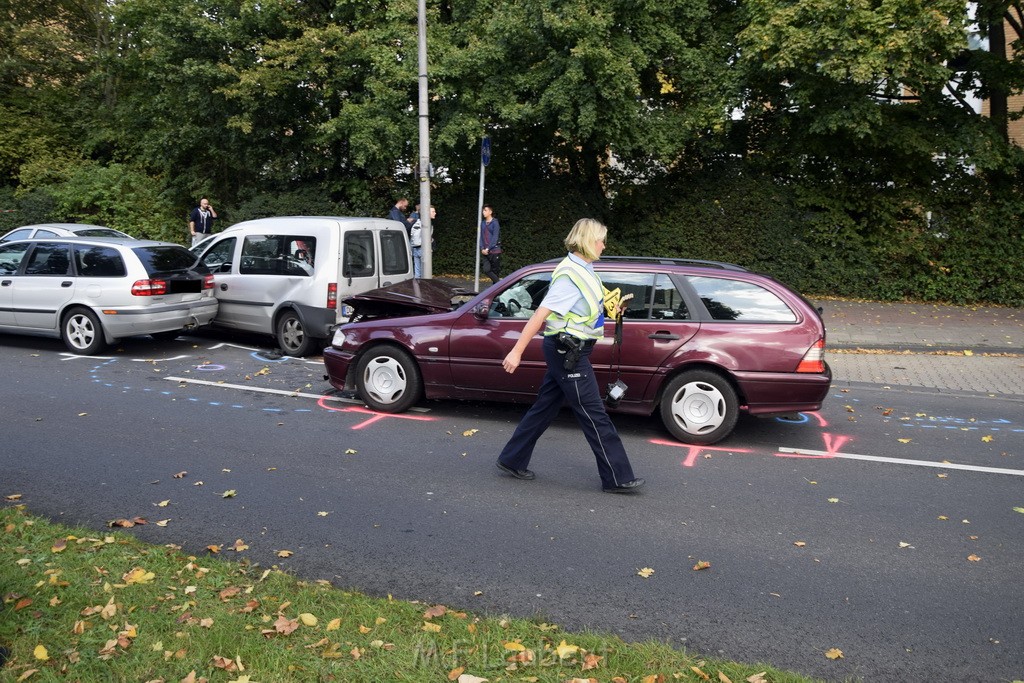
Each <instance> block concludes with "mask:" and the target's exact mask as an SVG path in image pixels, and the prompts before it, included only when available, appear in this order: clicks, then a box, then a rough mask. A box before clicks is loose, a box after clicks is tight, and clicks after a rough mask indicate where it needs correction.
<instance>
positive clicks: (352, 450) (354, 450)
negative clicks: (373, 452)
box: [345, 448, 359, 455]
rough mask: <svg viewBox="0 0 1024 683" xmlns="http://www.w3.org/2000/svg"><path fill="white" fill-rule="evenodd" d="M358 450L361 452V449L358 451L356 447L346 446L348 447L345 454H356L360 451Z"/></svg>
mask: <svg viewBox="0 0 1024 683" xmlns="http://www.w3.org/2000/svg"><path fill="white" fill-rule="evenodd" d="M358 452H359V451H357V450H356V449H354V448H346V449H345V455H355V454H356V453H358Z"/></svg>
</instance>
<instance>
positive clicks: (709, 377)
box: [661, 370, 740, 445]
mask: <svg viewBox="0 0 1024 683" xmlns="http://www.w3.org/2000/svg"><path fill="white" fill-rule="evenodd" d="M739 412H740V407H739V399H738V397H737V396H736V390H735V389H733V387H732V385H731V384H730V383H729V380H727V379H726V378H725V377H723V376H722V375H719V374H718V373H716V372H713V371H711V370H690V371H688V372H684V373H682V374H679V375H676V376H675V377H674V378H672V380H671V381H670V382H669V383H668V386H667V387H666V388H665V392H664V394H662V397H661V420H662V422H664V423H665V427H666V428H667V429H668V431H669V432H671V433H672V436H674V437H675V438H677V439H679V440H680V441H682V442H683V443H694V444H704V445H707V444H713V443H717V442H718V441H721V440H722V439H724V438H725V437H727V436H728V435H729V433H730V432H732V430H733V428H735V427H736V421H737V419H738V418H739Z"/></svg>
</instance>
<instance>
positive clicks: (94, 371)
mask: <svg viewBox="0 0 1024 683" xmlns="http://www.w3.org/2000/svg"><path fill="white" fill-rule="evenodd" d="M253 355H254V356H255V354H253ZM290 358H291V357H290V356H284V357H282V358H281V359H280V361H276V360H274V361H272V360H269V359H266V358H260V360H261V361H263V362H268V363H270V362H283V361H287V360H289V359H290ZM117 361H118V359H117V358H110V359H108V360H106V361H104V362H103V363H100V364H99V365H96V366H94V367H92V368H90V370H89V375H90V377H91V378H92V381H93V382H96V383H99V384H102V385H103V386H105V387H110V388H112V389H113V388H116V387H115V386H114V383H113V382H105V381H103V379H102V378H100V377H99V376H98V374H99V372H100V371H101V370H102V369H103V367H104V366H106V365H111V364H113V363H116V362H117ZM224 369H225V366H223V365H219V364H215V363H210V364H207V365H199V366H196V370H200V371H203V372H216V371H221V370H224ZM120 388H121V390H122V393H126V392H129V391H138V389H137V388H135V387H132V386H129V385H122V386H121V387H120ZM141 389H142V391H146V392H153V391H159V393H160V394H161V395H162V396H171V397H176V398H181V399H183V400H187V401H191V402H192V403H203V402H205V403H207V404H208V405H210V406H213V407H216V408H221V407H230V408H235V409H238V410H247V409H249V408H253V407H255V406H245V405H242V404H240V403H232V404H226V403H224V402H223V401H207V400H206V399H201V398H198V397H196V396H181V395H180V394H176V393H175V392H173V391H161V390H154V389H153V388H151V387H142V388H141ZM261 410H262V411H263V412H271V413H287V412H291V413H314V412H316V411H313V410H310V409H309V408H295V409H292V410H286V409H284V408H262V409H261Z"/></svg>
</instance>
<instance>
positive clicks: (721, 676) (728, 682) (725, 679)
mask: <svg viewBox="0 0 1024 683" xmlns="http://www.w3.org/2000/svg"><path fill="white" fill-rule="evenodd" d="M718 680H719V681H721V682H722V683H732V679H731V678H729V677H728V676H726V675H725V674H724V673H722V672H721V671H719V672H718Z"/></svg>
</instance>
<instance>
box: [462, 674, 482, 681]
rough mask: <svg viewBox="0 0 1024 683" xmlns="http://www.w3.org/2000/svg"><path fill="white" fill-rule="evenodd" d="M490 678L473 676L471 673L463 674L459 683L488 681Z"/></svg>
mask: <svg viewBox="0 0 1024 683" xmlns="http://www.w3.org/2000/svg"><path fill="white" fill-rule="evenodd" d="M487 681H488V679H486V678H480V677H479V676H471V675H470V674H461V675H460V676H459V679H458V682H457V683H487Z"/></svg>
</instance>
